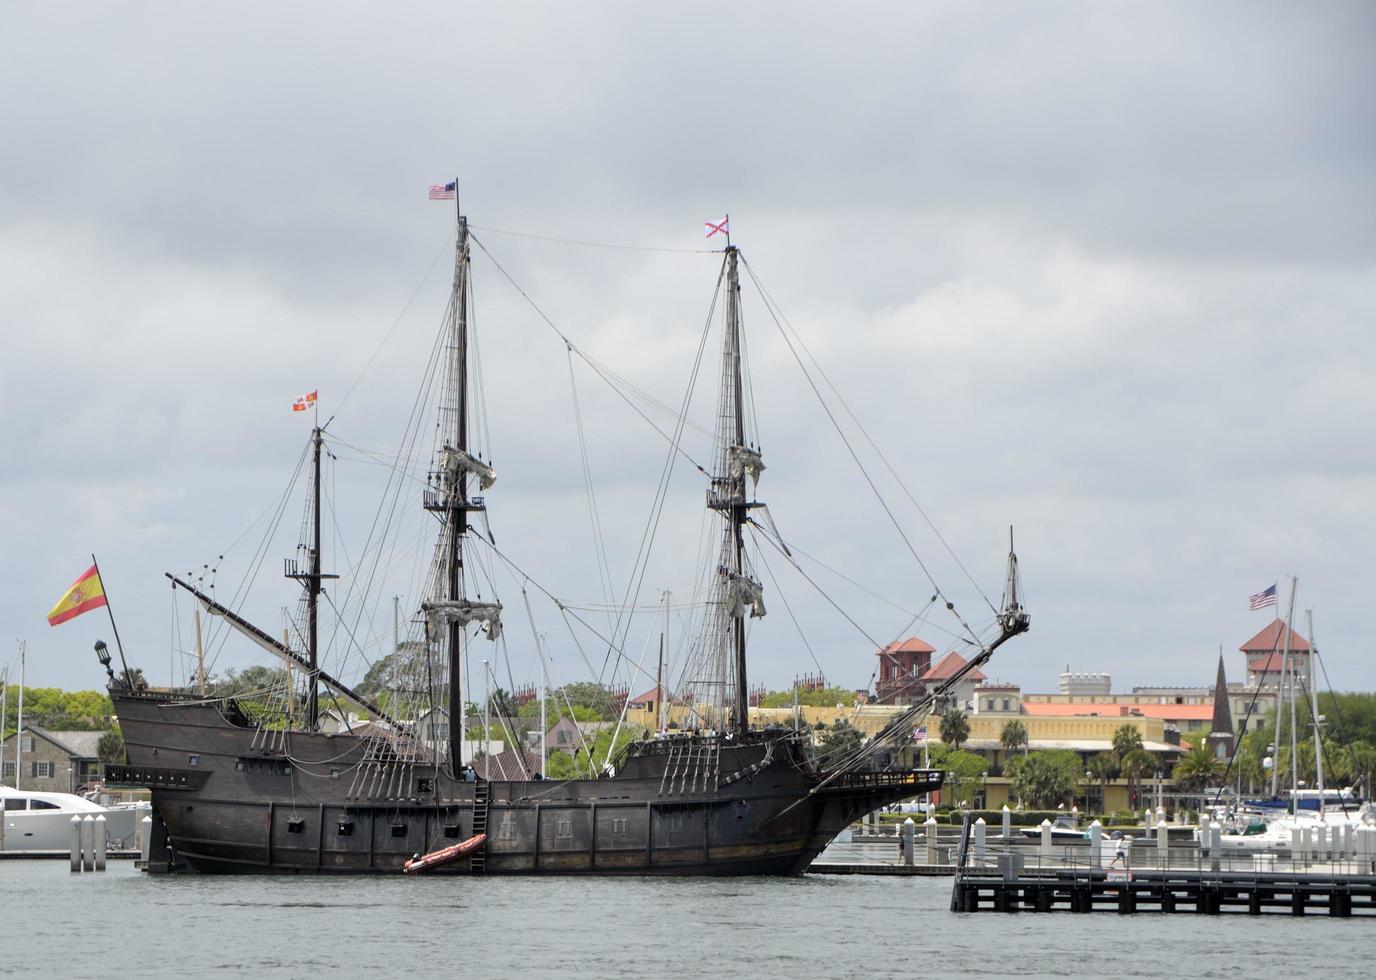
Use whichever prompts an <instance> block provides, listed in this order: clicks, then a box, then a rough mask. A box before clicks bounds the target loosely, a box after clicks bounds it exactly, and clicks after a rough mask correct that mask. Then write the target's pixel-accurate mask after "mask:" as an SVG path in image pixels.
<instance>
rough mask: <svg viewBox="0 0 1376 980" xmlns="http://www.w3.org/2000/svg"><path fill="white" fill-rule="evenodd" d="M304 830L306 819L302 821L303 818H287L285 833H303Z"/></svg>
mask: <svg viewBox="0 0 1376 980" xmlns="http://www.w3.org/2000/svg"><path fill="white" fill-rule="evenodd" d="M305 831H306V821H304V820H288V821H287V833H289V834H302V833H305Z"/></svg>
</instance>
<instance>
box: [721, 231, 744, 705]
mask: <svg viewBox="0 0 1376 980" xmlns="http://www.w3.org/2000/svg"><path fill="white" fill-rule="evenodd" d="M738 254H739V252H738V250H737V248H736V247H735V246H734V245H728V246H727V248H726V288H727V293H726V321H727V322H726V332H727V338H726V344H727V357H728V358H729V359H730V360H731V386H732V389H733V390H732V398H731V401H732V405H733V407H734V409H735V416H736V417H735V420H734V421H735V431H734V432H733V433H732V435H733V436H734V439H735V442H734V443H733V445H736V446H741V447H744V446H745V399H744V398H743V397H742V395H743V385H742V382H741V283H740V275H739V272H738V270H737V257H738ZM745 487H746V479H745V473H744V472H742V473H741V474H740V475H739V476H734V475H733V478H732V487H731V508H730V510H729V512H728V515H727V517H728V520H729V521H730V522H731V541H732V548H733V549H734V551H735V555H734V560H733V562H732V571H734V572H735V573H736V574H737V575H743V574H744V573H745V541H744V528H745V522H746V519H747V514H746V503H745ZM733 630H734V636H733V641H734V643H733V646H734V650H735V674H736V704H735V712H734V719H733V721H734V722H735V726H734V727H735V730H736V731H738V732H743V731H745V730H746V729H748V728H749V727H750V688H749V687H748V686H747V684H746V672H745V617H744V616H737V617H735V618H734V620H733Z"/></svg>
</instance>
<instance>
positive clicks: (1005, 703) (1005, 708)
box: [1003, 698, 1013, 711]
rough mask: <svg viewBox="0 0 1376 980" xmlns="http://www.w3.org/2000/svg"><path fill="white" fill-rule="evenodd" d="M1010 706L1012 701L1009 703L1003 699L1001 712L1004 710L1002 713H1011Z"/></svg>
mask: <svg viewBox="0 0 1376 980" xmlns="http://www.w3.org/2000/svg"><path fill="white" fill-rule="evenodd" d="M1011 704H1012V701H1010V700H1009V699H1008V698H1004V699H1003V710H1004V711H1012V710H1013V709H1012V708H1011V707H1010V705H1011Z"/></svg>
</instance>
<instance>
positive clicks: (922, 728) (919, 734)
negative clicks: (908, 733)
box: [913, 725, 927, 742]
mask: <svg viewBox="0 0 1376 980" xmlns="http://www.w3.org/2000/svg"><path fill="white" fill-rule="evenodd" d="M913 741H914V742H925V741H927V726H926V725H919V726H918V727H916V728H914V729H913Z"/></svg>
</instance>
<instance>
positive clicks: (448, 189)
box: [430, 180, 458, 201]
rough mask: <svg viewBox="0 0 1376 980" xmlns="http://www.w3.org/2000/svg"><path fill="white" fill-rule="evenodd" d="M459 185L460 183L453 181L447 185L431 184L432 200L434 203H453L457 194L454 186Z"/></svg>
mask: <svg viewBox="0 0 1376 980" xmlns="http://www.w3.org/2000/svg"><path fill="white" fill-rule="evenodd" d="M457 183H458V181H455V180H451V181H450V182H449V183H447V184H431V185H430V200H432V201H452V200H454V194H455V193H456V192H455V190H454V185H455V184H457Z"/></svg>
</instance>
